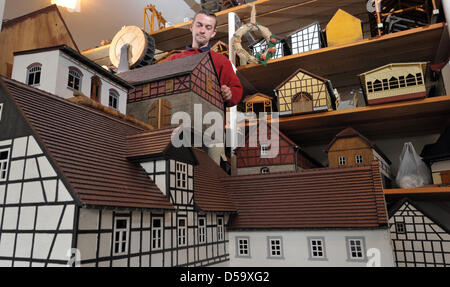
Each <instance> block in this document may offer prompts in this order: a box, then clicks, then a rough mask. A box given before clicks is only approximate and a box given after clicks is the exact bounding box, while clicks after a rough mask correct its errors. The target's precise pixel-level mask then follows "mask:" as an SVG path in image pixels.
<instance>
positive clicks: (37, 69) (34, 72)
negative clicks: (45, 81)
mask: <svg viewBox="0 0 450 287" xmlns="http://www.w3.org/2000/svg"><path fill="white" fill-rule="evenodd" d="M41 70H42V65H41V64H39V63H35V64H31V65H30V66H28V68H27V84H28V85H30V86H39V84H40V83H41Z"/></svg>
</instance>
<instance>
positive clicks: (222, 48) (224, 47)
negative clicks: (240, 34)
mask: <svg viewBox="0 0 450 287" xmlns="http://www.w3.org/2000/svg"><path fill="white" fill-rule="evenodd" d="M211 50H213V51H214V52H216V53H219V54H222V55H224V56H225V57H227V58H228V56H229V49H228V44H225V43H224V42H222V41H217V43H215V44H214V45H213V46H212V47H211Z"/></svg>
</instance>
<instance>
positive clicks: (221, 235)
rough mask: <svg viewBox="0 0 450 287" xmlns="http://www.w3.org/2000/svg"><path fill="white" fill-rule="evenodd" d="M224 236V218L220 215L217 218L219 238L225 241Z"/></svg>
mask: <svg viewBox="0 0 450 287" xmlns="http://www.w3.org/2000/svg"><path fill="white" fill-rule="evenodd" d="M224 238H225V236H224V226H223V218H221V217H218V218H217V240H218V241H223V240H224Z"/></svg>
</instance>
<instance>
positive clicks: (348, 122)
mask: <svg viewBox="0 0 450 287" xmlns="http://www.w3.org/2000/svg"><path fill="white" fill-rule="evenodd" d="M449 120H450V95H447V96H440V97H433V98H426V99H421V100H414V101H404V102H397V103H390V104H384V105H376V106H367V107H359V108H354V109H347V110H340V111H330V112H323V113H314V114H305V115H297V116H295V115H294V116H289V117H281V118H280V119H279V125H280V129H281V130H282V131H283V133H285V134H286V135H287V136H288V137H289V138H290V139H291V140H293V141H294V142H295V143H297V144H299V145H300V146H312V145H326V144H328V143H329V142H330V141H331V139H333V137H334V136H335V135H336V134H337V133H339V132H340V131H342V130H343V129H345V128H346V127H348V126H352V127H353V128H355V129H356V130H358V131H359V132H360V133H361V134H363V135H364V136H366V137H367V138H369V139H370V140H378V139H389V138H401V137H407V136H420V135H427V134H434V133H441V132H442V131H443V129H444V127H445V125H446V124H448V123H449Z"/></svg>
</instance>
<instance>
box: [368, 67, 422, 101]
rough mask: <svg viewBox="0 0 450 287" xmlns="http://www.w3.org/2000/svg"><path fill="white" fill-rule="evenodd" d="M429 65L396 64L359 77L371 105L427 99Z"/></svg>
mask: <svg viewBox="0 0 450 287" xmlns="http://www.w3.org/2000/svg"><path fill="white" fill-rule="evenodd" d="M426 69H427V63H425V62H421V63H394V64H389V65H386V66H382V67H379V68H377V69H375V70H372V71H368V72H366V73H363V74H361V75H359V77H360V80H361V84H362V86H363V90H364V93H365V96H366V100H367V103H368V104H369V105H374V104H381V103H388V102H395V101H401V100H409V99H418V98H425V97H426V95H427V94H426V85H425V74H426Z"/></svg>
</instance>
